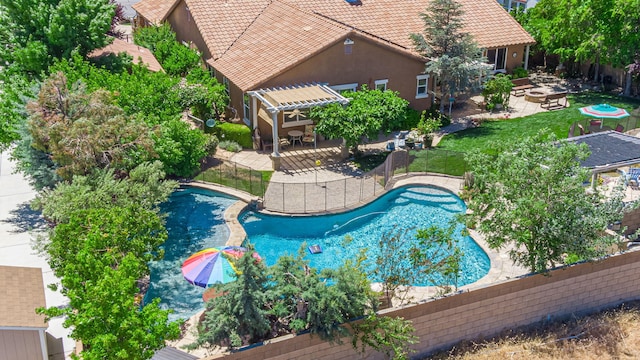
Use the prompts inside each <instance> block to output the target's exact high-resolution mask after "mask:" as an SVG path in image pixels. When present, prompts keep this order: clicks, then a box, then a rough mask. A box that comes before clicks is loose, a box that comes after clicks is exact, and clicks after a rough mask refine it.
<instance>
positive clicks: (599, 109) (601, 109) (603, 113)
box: [579, 104, 629, 119]
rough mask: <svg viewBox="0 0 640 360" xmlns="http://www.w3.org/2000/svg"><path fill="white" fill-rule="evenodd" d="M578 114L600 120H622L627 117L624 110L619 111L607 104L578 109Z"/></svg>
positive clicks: (627, 114)
mask: <svg viewBox="0 0 640 360" xmlns="http://www.w3.org/2000/svg"><path fill="white" fill-rule="evenodd" d="M579 110H580V113H581V114H583V115H587V116H591V117H594V118H600V119H622V118H624V117H627V116H629V113H628V112H627V110H625V109H620V108H617V107H615V106H611V105H609V104H599V105H590V106H585V107H583V108H580V109H579Z"/></svg>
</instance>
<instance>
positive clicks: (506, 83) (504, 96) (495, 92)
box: [482, 74, 513, 110]
mask: <svg viewBox="0 0 640 360" xmlns="http://www.w3.org/2000/svg"><path fill="white" fill-rule="evenodd" d="M511 88H513V83H512V82H511V80H510V79H509V77H508V76H505V75H503V74H498V75H496V76H494V77H493V78H491V79H489V80H488V81H487V82H486V83H485V84H484V89H482V96H484V101H485V102H486V103H487V110H492V109H494V108H495V106H496V105H498V104H500V105H502V107H504V108H505V109H506V108H507V107H508V106H509V93H510V92H511Z"/></svg>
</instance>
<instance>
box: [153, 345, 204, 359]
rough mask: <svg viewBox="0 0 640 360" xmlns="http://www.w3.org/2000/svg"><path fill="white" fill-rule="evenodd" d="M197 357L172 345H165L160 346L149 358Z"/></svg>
mask: <svg viewBox="0 0 640 360" xmlns="http://www.w3.org/2000/svg"><path fill="white" fill-rule="evenodd" d="M197 359H198V357H197V356H195V355H191V354H189V353H186V352H184V351H181V350H178V349H176V348H174V347H171V346H167V347H165V348H162V349H160V350H158V351H156V353H155V354H154V355H153V357H152V358H151V360H197Z"/></svg>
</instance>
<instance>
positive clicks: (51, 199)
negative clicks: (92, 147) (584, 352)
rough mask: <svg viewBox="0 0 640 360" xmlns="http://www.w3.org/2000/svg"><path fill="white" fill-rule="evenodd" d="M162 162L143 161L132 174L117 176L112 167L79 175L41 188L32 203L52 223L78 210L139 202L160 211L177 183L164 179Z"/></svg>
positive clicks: (60, 220) (64, 218)
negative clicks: (68, 180) (160, 206)
mask: <svg viewBox="0 0 640 360" xmlns="http://www.w3.org/2000/svg"><path fill="white" fill-rule="evenodd" d="M162 168H163V165H162V163H161V162H159V161H155V162H153V163H143V164H140V165H139V166H137V167H136V168H134V169H133V170H131V172H130V173H129V177H127V178H124V179H119V178H117V176H116V174H115V172H114V171H113V169H96V170H95V171H94V172H92V173H91V174H89V175H86V176H85V175H76V176H74V177H73V179H72V181H70V182H61V183H59V184H58V185H57V186H56V187H55V188H54V189H46V190H43V191H41V192H40V193H39V194H38V196H37V197H36V199H35V200H34V201H33V202H32V204H31V206H32V207H34V208H35V209H36V210H40V211H42V215H43V216H44V218H45V219H47V221H49V222H50V223H51V224H52V225H56V224H59V223H66V222H68V221H69V219H70V217H71V215H72V214H73V212H74V211H76V210H77V209H81V208H85V209H92V208H110V207H126V206H129V205H131V204H139V205H141V206H142V207H143V208H144V209H148V210H154V211H156V210H158V206H159V205H160V204H161V203H162V202H165V201H166V200H167V199H168V198H169V195H170V194H171V193H172V192H173V190H175V189H176V187H177V186H178V184H177V182H175V181H169V180H163V179H164V176H165V173H164V171H163V170H162Z"/></svg>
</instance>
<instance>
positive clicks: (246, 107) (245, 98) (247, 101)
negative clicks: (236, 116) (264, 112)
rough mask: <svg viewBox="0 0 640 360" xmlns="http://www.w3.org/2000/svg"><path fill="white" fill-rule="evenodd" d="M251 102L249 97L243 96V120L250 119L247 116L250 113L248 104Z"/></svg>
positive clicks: (247, 95)
mask: <svg viewBox="0 0 640 360" xmlns="http://www.w3.org/2000/svg"><path fill="white" fill-rule="evenodd" d="M250 101H251V96H249V94H246V93H245V94H244V99H243V102H244V118H245V119H250V116H249V111H250V107H249V102H250Z"/></svg>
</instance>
